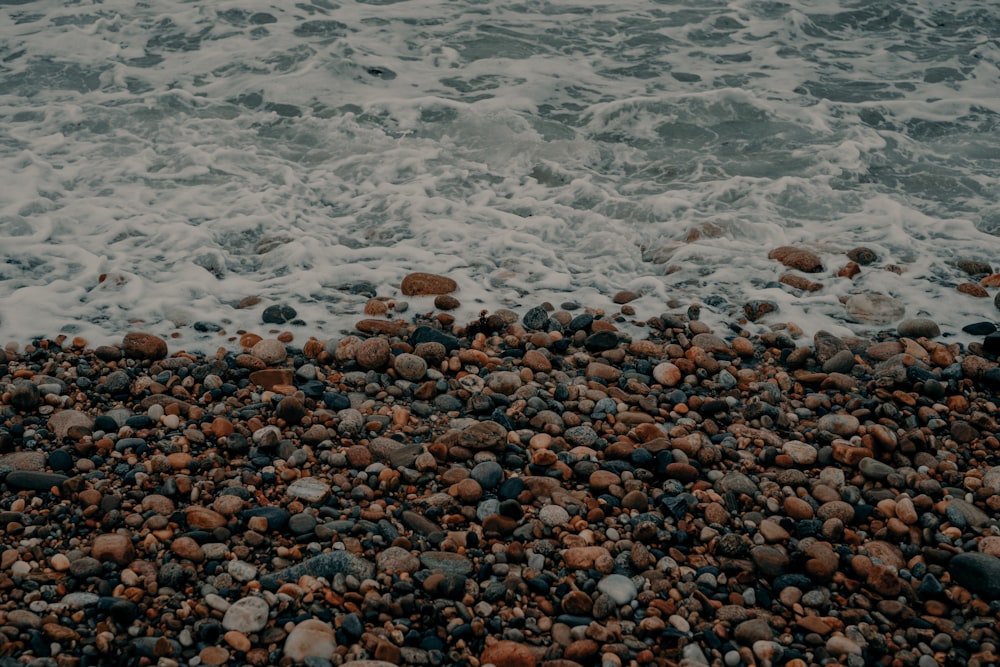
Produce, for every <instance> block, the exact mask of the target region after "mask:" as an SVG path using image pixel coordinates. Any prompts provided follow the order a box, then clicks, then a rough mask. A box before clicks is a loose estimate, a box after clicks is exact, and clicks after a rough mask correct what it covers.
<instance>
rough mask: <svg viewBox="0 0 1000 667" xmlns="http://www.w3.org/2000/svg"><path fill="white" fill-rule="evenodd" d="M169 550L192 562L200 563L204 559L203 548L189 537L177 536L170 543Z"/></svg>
mask: <svg viewBox="0 0 1000 667" xmlns="http://www.w3.org/2000/svg"><path fill="white" fill-rule="evenodd" d="M170 551H172V552H173V553H174V554H176V555H177V556H178V557H179V558H186V559H187V560H189V561H191V562H192V563H200V562H202V561H204V560H205V550H204V549H202V548H201V545H199V544H198V543H197V542H195V541H194V540H193V539H191V538H190V537H185V536H181V537H177V538H174V541H173V542H171V543H170Z"/></svg>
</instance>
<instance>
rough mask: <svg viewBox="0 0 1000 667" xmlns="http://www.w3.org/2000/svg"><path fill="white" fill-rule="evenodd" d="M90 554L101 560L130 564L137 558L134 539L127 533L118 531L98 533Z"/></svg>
mask: <svg viewBox="0 0 1000 667" xmlns="http://www.w3.org/2000/svg"><path fill="white" fill-rule="evenodd" d="M90 555H91V557H92V558H95V559H97V560H99V561H101V562H102V563H103V562H107V561H111V562H113V563H116V564H118V565H122V566H124V565H128V564H129V563H131V562H132V561H133V560H134V559H135V547H133V546H132V540H130V539H129V538H128V537H127V536H125V535H119V534H118V533H108V534H105V535H98V536H97V537H96V538H94V545H93V546H92V547H91V548H90Z"/></svg>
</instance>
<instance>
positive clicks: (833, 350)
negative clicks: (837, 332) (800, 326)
mask: <svg viewBox="0 0 1000 667" xmlns="http://www.w3.org/2000/svg"><path fill="white" fill-rule="evenodd" d="M813 345H814V347H815V348H816V358H817V359H818V360H819V362H820V363H821V364H825V363H826V362H827V361H829V360H830V359H832V358H833V357H834V356H836V355H837V354H840V353H841V352H850V350H849V349H848V347H847V343H845V342H844V341H842V340H841V339H840V338H839V337H837V336H834V335H833V334H832V333H830V332H829V331H817V332H816V335H815V336H813Z"/></svg>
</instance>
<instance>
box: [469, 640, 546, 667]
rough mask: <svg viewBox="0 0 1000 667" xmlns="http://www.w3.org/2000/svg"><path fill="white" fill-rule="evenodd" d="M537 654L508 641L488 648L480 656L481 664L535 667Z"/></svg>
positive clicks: (501, 641)
mask: <svg viewBox="0 0 1000 667" xmlns="http://www.w3.org/2000/svg"><path fill="white" fill-rule="evenodd" d="M535 663H536V659H535V654H534V653H532V652H531V649H530V648H528V647H527V646H525V645H523V644H519V643H517V642H512V641H509V640H506V639H502V640H500V641H498V642H497V643H496V644H493V645H492V646H487V647H486V650H485V651H483V653H482V655H481V656H479V664H481V665H486V664H491V665H496V667H535Z"/></svg>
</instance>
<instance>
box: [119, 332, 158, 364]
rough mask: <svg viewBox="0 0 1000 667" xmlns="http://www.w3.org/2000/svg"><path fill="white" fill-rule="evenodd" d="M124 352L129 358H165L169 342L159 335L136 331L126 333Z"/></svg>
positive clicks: (123, 344)
mask: <svg viewBox="0 0 1000 667" xmlns="http://www.w3.org/2000/svg"><path fill="white" fill-rule="evenodd" d="M122 352H124V354H125V356H126V357H128V358H129V359H153V360H155V359H163V358H164V357H166V356H167V343H166V341H164V340H163V339H162V338H160V337H159V336H154V335H153V334H148V333H141V332H138V331H136V332H132V333H127V334H125V337H124V338H123V339H122Z"/></svg>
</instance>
